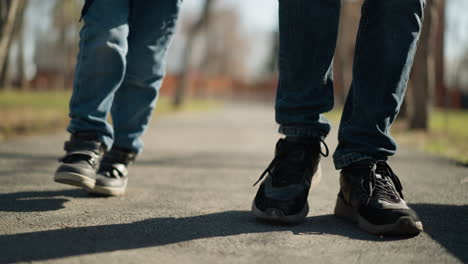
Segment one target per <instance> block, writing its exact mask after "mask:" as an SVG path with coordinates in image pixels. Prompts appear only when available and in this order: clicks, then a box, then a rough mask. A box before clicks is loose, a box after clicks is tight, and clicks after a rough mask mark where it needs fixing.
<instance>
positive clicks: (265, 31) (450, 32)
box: [0, 0, 468, 162]
mask: <svg viewBox="0 0 468 264" xmlns="http://www.w3.org/2000/svg"><path fill="white" fill-rule="evenodd" d="M82 5H83V0H48V1H43V0H42V1H41V0H1V2H0V116H1V117H2V120H3V121H2V122H0V139H1V138H7V137H11V136H16V135H20V134H25V133H36V132H37V131H44V130H50V129H57V128H63V127H64V126H65V125H66V123H67V121H68V119H67V116H66V113H67V111H68V99H69V96H70V91H71V88H72V84H73V74H74V66H75V63H76V54H77V52H78V41H79V30H80V27H81V23H80V22H79V17H80V12H81V8H82ZM361 5H362V0H342V17H341V21H340V33H339V38H338V45H337V50H336V54H335V60H334V67H335V73H334V75H335V76H334V79H335V88H334V89H335V98H336V106H337V107H336V109H338V110H335V111H334V112H332V113H330V114H328V116H330V117H331V119H332V120H333V121H334V122H335V123H338V122H339V117H340V113H339V109H340V106H341V105H342V104H343V102H344V101H345V98H346V94H347V91H348V87H349V84H350V82H351V79H352V62H353V52H354V41H355V38H356V32H357V27H358V23H359V19H360V12H361ZM277 8H278V3H277V0H255V1H248V0H185V1H184V4H183V10H182V16H181V20H180V22H179V25H178V31H177V34H176V36H175V39H174V42H173V45H172V47H171V50H170V52H169V55H168V64H167V72H168V75H167V78H166V80H165V82H164V85H163V88H162V90H161V95H162V100H161V101H160V103H159V107H158V112H169V111H172V109H180V108H183V109H201V108H204V105H206V106H213V105H214V104H213V103H206V102H207V100H211V99H216V100H218V101H220V100H249V101H251V102H252V103H254V102H268V103H272V102H273V99H274V96H275V91H276V81H277V78H278V71H277V60H278V58H277V57H278V55H277V53H278V49H279V43H278V36H279V33H278V25H277V24H278V19H277ZM467 11H468V1H466V0H427V7H426V10H425V20H424V27H423V33H422V36H421V39H420V46H419V49H418V53H417V55H416V58H415V64H414V67H413V71H412V73H411V79H410V84H409V88H408V93H407V97H406V99H405V102H404V104H403V107H402V109H401V113H400V117H399V120H398V121H397V124H396V125H395V127H394V132H395V133H394V134H395V135H396V136H397V137H399V139H400V141H401V142H403V143H405V144H410V145H411V146H414V147H417V148H421V149H424V150H428V151H431V152H435V153H439V154H442V155H446V156H449V157H451V158H454V159H456V160H458V161H461V162H468V114H467V112H466V111H467V110H466V109H467V108H468V31H467V30H466V28H467V26H468V17H467V16H466V12H467ZM184 107H185V108H184Z"/></svg>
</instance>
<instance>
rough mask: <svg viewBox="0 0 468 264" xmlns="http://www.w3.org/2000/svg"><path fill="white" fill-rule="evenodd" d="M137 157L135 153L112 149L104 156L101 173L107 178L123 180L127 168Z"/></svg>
mask: <svg viewBox="0 0 468 264" xmlns="http://www.w3.org/2000/svg"><path fill="white" fill-rule="evenodd" d="M135 157H136V154H135V153H129V152H124V151H120V150H115V149H112V150H111V151H110V152H108V153H107V154H106V155H105V156H104V158H103V160H102V162H101V167H100V168H99V173H100V174H102V175H104V176H107V177H113V178H121V177H123V176H124V175H125V174H126V173H127V166H128V164H129V163H131V162H133V161H134V160H135Z"/></svg>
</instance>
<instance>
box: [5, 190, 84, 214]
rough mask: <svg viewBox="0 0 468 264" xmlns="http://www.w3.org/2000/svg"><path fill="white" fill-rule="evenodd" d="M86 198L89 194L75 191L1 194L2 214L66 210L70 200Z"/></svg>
mask: <svg viewBox="0 0 468 264" xmlns="http://www.w3.org/2000/svg"><path fill="white" fill-rule="evenodd" d="M61 197H69V198H85V197H89V196H88V194H87V192H85V191H83V190H80V189H74V190H59V191H31V192H17V193H6V194H0V212H44V211H55V210H59V209H62V208H65V206H64V203H66V202H68V201H69V199H65V198H61Z"/></svg>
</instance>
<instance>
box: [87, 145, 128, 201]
mask: <svg viewBox="0 0 468 264" xmlns="http://www.w3.org/2000/svg"><path fill="white" fill-rule="evenodd" d="M135 157H136V153H135V152H133V151H131V150H128V149H124V148H119V147H116V146H114V147H112V149H111V150H110V151H109V152H107V153H106V154H104V158H103V159H102V162H101V165H100V167H99V170H98V173H97V175H96V184H95V185H94V188H93V189H92V190H90V192H91V193H95V194H100V195H105V196H119V195H123V194H124V193H125V190H126V188H127V183H128V164H129V163H131V162H133V161H134V160H135Z"/></svg>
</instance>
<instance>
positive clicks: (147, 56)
mask: <svg viewBox="0 0 468 264" xmlns="http://www.w3.org/2000/svg"><path fill="white" fill-rule="evenodd" d="M180 4H181V1H180V0H158V1H132V5H131V17H130V35H129V39H128V41H129V52H128V55H127V61H128V66H127V71H126V74H125V78H124V81H123V83H122V85H121V87H120V88H119V90H118V91H117V93H116V95H115V98H114V104H113V106H112V111H111V112H112V118H113V124H114V130H115V145H116V146H118V147H121V148H126V149H129V150H132V151H134V152H140V151H141V148H142V147H143V143H142V141H141V139H140V138H141V135H142V134H143V132H144V131H145V129H146V127H147V125H148V122H149V120H150V117H151V113H152V111H153V109H154V108H155V105H156V99H157V97H158V91H159V88H160V87H161V84H162V81H163V78H164V74H165V57H166V53H167V49H168V47H169V44H170V41H171V38H172V36H173V34H174V31H175V27H176V22H177V18H178V13H179V7H180Z"/></svg>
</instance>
